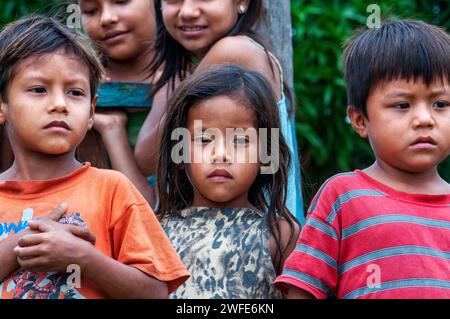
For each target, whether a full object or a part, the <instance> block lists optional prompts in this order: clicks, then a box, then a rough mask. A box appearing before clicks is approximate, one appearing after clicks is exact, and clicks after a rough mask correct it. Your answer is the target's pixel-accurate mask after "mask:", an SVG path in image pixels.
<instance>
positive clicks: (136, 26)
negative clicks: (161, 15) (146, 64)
mask: <svg viewBox="0 0 450 319" xmlns="http://www.w3.org/2000/svg"><path fill="white" fill-rule="evenodd" d="M79 3H80V7H81V12H82V22H83V27H84V29H85V30H86V32H87V34H88V35H89V37H90V38H91V39H92V40H93V41H94V42H95V43H96V45H97V46H98V47H99V48H100V50H102V51H103V52H104V53H105V54H106V55H107V56H108V58H110V59H112V60H116V61H123V60H130V59H135V58H136V57H138V56H140V55H142V54H143V53H145V52H146V51H149V50H150V49H151V47H152V45H153V41H154V37H155V29H156V27H155V14H154V7H153V0H126V1H112V0H80V1H79Z"/></svg>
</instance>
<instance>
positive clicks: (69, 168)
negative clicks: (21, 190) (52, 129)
mask: <svg viewBox="0 0 450 319" xmlns="http://www.w3.org/2000/svg"><path fill="white" fill-rule="evenodd" d="M81 166H82V164H81V163H80V162H78V161H77V160H76V159H75V150H74V151H71V152H70V153H66V154H63V155H48V154H38V153H34V154H27V155H26V156H20V155H17V156H16V157H15V159H14V163H13V164H12V166H11V167H10V168H9V169H8V170H7V171H6V172H4V173H3V174H2V177H1V178H0V179H2V180H10V181H32V180H48V179H54V178H59V177H63V176H66V175H68V174H70V173H72V172H73V171H74V170H76V169H77V168H79V167H81Z"/></svg>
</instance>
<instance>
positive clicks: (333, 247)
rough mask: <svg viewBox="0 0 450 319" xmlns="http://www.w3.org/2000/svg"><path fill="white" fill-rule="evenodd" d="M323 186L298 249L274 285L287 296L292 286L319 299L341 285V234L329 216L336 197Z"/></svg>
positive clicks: (317, 195)
mask: <svg viewBox="0 0 450 319" xmlns="http://www.w3.org/2000/svg"><path fill="white" fill-rule="evenodd" d="M327 183H329V181H327V182H326V183H325V184H324V186H323V187H322V188H321V189H320V190H319V192H318V193H317V194H316V196H315V197H314V199H313V201H312V203H311V206H310V208H309V210H308V218H307V221H306V224H305V227H303V229H302V232H301V234H300V237H299V240H298V242H297V245H296V248H295V250H294V251H293V252H292V253H291V255H290V256H289V257H288V259H287V260H286V262H285V264H284V269H283V273H282V274H281V275H280V276H279V277H277V279H276V280H275V283H274V284H275V286H276V287H277V288H278V289H280V290H281V291H282V292H283V293H285V294H286V293H287V290H288V288H289V286H290V285H291V286H294V287H297V288H300V289H302V290H305V291H307V292H308V293H310V294H312V295H313V296H314V297H316V298H319V299H324V298H327V297H328V296H330V295H334V294H335V291H336V286H337V282H338V265H337V264H338V257H339V243H340V232H339V231H338V230H337V229H336V226H334V225H336V224H337V223H336V222H335V223H333V224H331V223H330V221H329V218H327V217H328V216H330V212H332V211H333V204H334V203H335V199H336V198H337V195H336V192H335V191H334V187H333V186H332V185H331V186H330V185H327Z"/></svg>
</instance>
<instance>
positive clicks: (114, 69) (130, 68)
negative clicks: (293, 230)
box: [106, 50, 154, 83]
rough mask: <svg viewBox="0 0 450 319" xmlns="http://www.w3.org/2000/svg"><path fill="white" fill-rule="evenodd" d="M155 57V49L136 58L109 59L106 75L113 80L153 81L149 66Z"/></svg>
mask: <svg viewBox="0 0 450 319" xmlns="http://www.w3.org/2000/svg"><path fill="white" fill-rule="evenodd" d="M153 57H154V54H153V51H151V50H148V51H146V52H145V53H143V54H140V55H138V56H137V57H135V58H132V59H128V60H112V59H110V60H108V68H107V69H106V75H107V77H109V78H110V79H111V81H113V82H141V83H151V82H152V76H149V74H148V71H147V68H148V66H149V65H150V63H151V61H152V59H153Z"/></svg>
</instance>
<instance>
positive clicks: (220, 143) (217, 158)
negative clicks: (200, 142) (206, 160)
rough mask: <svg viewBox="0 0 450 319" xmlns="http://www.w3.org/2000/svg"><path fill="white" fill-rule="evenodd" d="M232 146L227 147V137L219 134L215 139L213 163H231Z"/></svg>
mask: <svg viewBox="0 0 450 319" xmlns="http://www.w3.org/2000/svg"><path fill="white" fill-rule="evenodd" d="M232 149H233V148H232V147H227V142H226V139H224V138H223V136H218V137H216V138H215V140H214V147H213V150H212V152H213V153H212V162H213V163H230V162H231V155H230V150H232Z"/></svg>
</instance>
